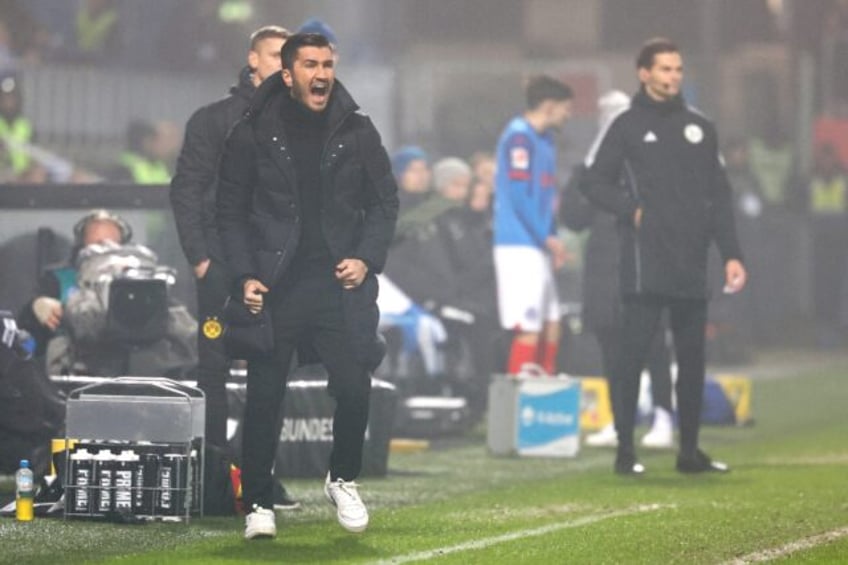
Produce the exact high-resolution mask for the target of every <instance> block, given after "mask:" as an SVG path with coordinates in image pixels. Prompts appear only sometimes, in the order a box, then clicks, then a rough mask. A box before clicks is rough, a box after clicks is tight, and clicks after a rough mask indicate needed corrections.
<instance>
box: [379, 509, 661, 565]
mask: <svg viewBox="0 0 848 565" xmlns="http://www.w3.org/2000/svg"><path fill="white" fill-rule="evenodd" d="M671 507H672V506H670V505H662V504H642V505H639V506H634V507H632V508H625V509H623V510H614V511H612V512H606V513H604V514H591V515H589V516H583V517H582V518H576V519H574V520H568V521H567V522H557V523H555V524H548V525H547V526H540V527H538V528H531V529H528V530H519V531H517V532H511V533H508V534H502V535H499V536H494V537H490V538H483V539H478V540H474V541H469V542H465V543H460V544H457V545H449V546H447V547H440V548H437V549H431V550H429V551H419V552H416V553H407V554H406V555H398V556H396V557H390V558H388V559H381V560H380V561H376V562H375V564H376V565H396V564H398V563H410V562H412V561H424V560H426V559H433V558H435V557H441V556H443V555H448V554H451V553H457V552H460V551H468V550H469V549H485V548H487V547H491V546H493V545H497V544H499V543H505V542H508V541H515V540H520V539H526V538H532V537H536V536H543V535H545V534H550V533H552V532H557V531H559V530H566V529H569V528H579V527H580V526H587V525H589V524H594V523H596V522H600V521H602V520H608V519H610V518H618V517H620V516H630V515H633V514H640V513H643V512H654V511H656V510H663V509H665V508H671Z"/></svg>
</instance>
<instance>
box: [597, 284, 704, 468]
mask: <svg viewBox="0 0 848 565" xmlns="http://www.w3.org/2000/svg"><path fill="white" fill-rule="evenodd" d="M666 309H667V310H668V312H669V322H670V325H671V334H672V338H673V340H674V352H675V355H676V357H677V384H676V392H677V412H678V423H679V427H680V451H681V453H683V454H691V453H693V452H694V451H695V450H696V449H697V447H698V431H699V428H700V424H701V405H702V402H703V397H704V373H705V362H706V359H705V355H704V342H705V338H704V331H705V326H706V321H707V303H706V300H700V299H680V298H671V297H665V296H656V295H639V296H628V297H625V299H624V310H623V315H624V327H623V329H622V344H621V350H620V351H619V355H618V358H617V361H616V363H615V366H614V368H613V373H612V377H613V383H612V385H613V387H614V389H615V393H614V394H613V402H614V404H613V413H614V417H615V428H616V431H617V432H618V445H619V447H618V449H619V453H620V454H632V453H634V448H633V427H634V421H635V418H636V404H637V402H638V399H639V398H638V397H639V375H640V373H641V372H642V367H644V365H645V358H646V357H647V355H648V350H649V348H650V346H651V342H652V341H653V340H654V336H655V334H656V332H657V327H658V326H659V322H660V316H661V315H662V312H663V311H664V310H666Z"/></svg>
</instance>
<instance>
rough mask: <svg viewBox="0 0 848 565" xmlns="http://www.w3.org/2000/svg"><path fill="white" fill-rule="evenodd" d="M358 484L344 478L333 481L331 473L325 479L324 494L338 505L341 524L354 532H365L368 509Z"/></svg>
mask: <svg viewBox="0 0 848 565" xmlns="http://www.w3.org/2000/svg"><path fill="white" fill-rule="evenodd" d="M358 486H359V485H357V484H356V483H355V482H353V481H345V480H343V479H336V480H335V481H331V480H330V474H329V473H327V480H326V481H324V494H325V495H326V496H327V500H329V501H330V502H331V503H333V505H334V506H335V507H336V516H337V518H338V520H339V524H341V525H342V527H343V528H344V529H346V530H347V531H349V532H354V533H359V532H364V531H365V528H366V527H367V526H368V509H367V508H365V504H364V503H363V502H362V499H361V498H359V492H357V490H356V489H357V488H358Z"/></svg>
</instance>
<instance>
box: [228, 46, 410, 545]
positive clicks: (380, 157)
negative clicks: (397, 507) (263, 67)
mask: <svg viewBox="0 0 848 565" xmlns="http://www.w3.org/2000/svg"><path fill="white" fill-rule="evenodd" d="M334 62H335V54H334V52H333V50H332V47H331V46H330V44H329V42H328V41H327V39H326V38H325V37H324V36H322V35H318V34H308V33H307V34H300V33H298V34H295V35H293V36H291V37H290V38H289V39H288V40H287V42H286V44H285V46H284V47H283V71H282V73H281V75H280V74H278V75H272V76H271V77H270V78H269V79H268V80H266V81H265V82H264V83H263V84H262V86H261V87H260V88H259V89H258V90H257V93H256V96H255V97H254V99H253V101H252V103H251V108H250V109H249V110H248V112H247V114H246V115H245V118H244V119H243V120H242V121H240V122H239V123H238V125H236V127H235V128H234V129H233V131H232V133H231V134H230V136H229V138H228V140H227V143H226V147H225V150H224V154H223V156H222V158H221V166H220V171H219V179H220V186H219V189H218V204H217V211H218V218H217V219H218V228H219V232H220V234H221V239H222V243H223V245H224V250H225V253H226V256H227V262H228V264H229V266H230V269H231V271H232V274H233V278H234V282H235V288H234V290H236V291H237V292H239V293H240V294H243V297H244V303H245V305H246V306H247V307H248V308H250V309H251V310H252V311H254V312H258V311H261V310H262V309H263V308H267V309H268V311H269V312H270V315H271V320H272V325H273V329H274V351H273V353H272V354H270V355H267V356H265V357H256V358H253V359H250V360H249V361H248V376H247V405H246V408H245V427H244V443H243V449H242V463H243V468H242V485H243V489H244V502H245V505H246V508H248V509H250V510H249V512H250V513H249V514H248V515H247V517H246V529H245V537H246V538H248V539H252V538H254V537H260V536H261V537H267V536H273V535H275V534H276V526H275V525H274V523H273V515H269V514H268V508H270V506H269V505H270V502H271V501H270V495H271V483H270V474H269V471H270V469H271V466H272V464H273V461H274V452H275V451H276V446H277V443H278V438H277V437H276V435H275V433H274V430H275V421H276V420H277V418H278V414H279V411H280V409H281V401H282V397H283V394H284V390H285V386H284V383H285V379H286V376H287V373H288V368H289V363H290V361H291V357H292V354H293V351H294V349H295V347H296V346H297V345H299V344H301V343H304V342H306V343H308V344H310V345H312V346H313V347H314V349H315V351H316V353H317V354H318V356H319V357H320V359H321V362H322V363H323V364H324V366H325V367H326V368H327V372H328V374H329V380H330V382H329V390H330V392H331V394H332V395H333V396H334V397H335V400H336V411H335V415H334V421H333V448H332V452H331V456H330V461H329V474H328V477H327V481H326V483H325V493H326V495H327V497H328V498H329V499H330V500H331V501H332V502H333V503H334V504H335V505H336V507H337V517H338V520H339V522H340V523H341V525H342V526H343V527H344V528H346V529H348V530H349V531H355V532H359V531H362V530H364V529H365V527H366V526H367V523H368V514H367V510H366V509H365V506H364V505H363V503H362V501H361V499H360V498H359V495H358V494H357V491H356V483H354V482H353V481H354V479H355V478H356V477H357V475H358V474H359V471H360V467H361V462H362V446H363V441H364V435H365V428H366V424H367V421H368V404H369V392H370V386H371V380H370V371H371V370H373V369H374V368H375V367H376V365H377V364H379V362H380V360H381V358H382V354H383V349H381V347H380V345H381V343H380V342H379V340H378V338H377V322H378V318H379V312H378V310H377V303H376V300H377V279H376V274H377V273H378V272H380V271H381V270H382V268H383V265H384V264H385V261H386V256H387V253H388V249H389V245H390V244H391V241H392V237H393V235H394V228H395V223H396V221H397V212H398V198H397V185H396V184H395V180H394V177H393V176H392V172H391V166H390V163H389V159H388V155H387V154H386V151H385V149H384V148H383V146H382V144H381V141H380V136H379V133H378V132H377V130H376V129H375V128H374V126H373V124H372V123H371V121H370V119H368V118H367V117H366V116H364V115H362V114H359V113H358V112H357V109H358V106H357V104H356V103H355V102H354V100H353V99H352V98H351V96H350V94H349V93H348V92H347V90H346V89H345V88H344V87H343V86H342V85H341V84H340V83H339V82H338V81H336V80H335V72H334Z"/></svg>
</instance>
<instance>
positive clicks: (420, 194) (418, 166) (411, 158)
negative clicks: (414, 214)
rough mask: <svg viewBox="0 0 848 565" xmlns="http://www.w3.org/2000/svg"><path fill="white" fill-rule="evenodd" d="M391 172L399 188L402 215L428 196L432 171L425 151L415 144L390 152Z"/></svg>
mask: <svg viewBox="0 0 848 565" xmlns="http://www.w3.org/2000/svg"><path fill="white" fill-rule="evenodd" d="M392 172H393V173H394V175H395V179H396V180H397V183H398V188H399V189H400V190H399V191H398V198H399V199H400V213H401V215H403V213H404V211H405V210H410V209H412V208H414V207H415V206H417V205H418V204H420V203H421V202H423V201H424V200H425V199H426V198H427V197H428V196H429V193H430V180H431V175H432V173H431V171H430V163H429V161H428V158H427V153H425V152H424V150H423V149H421V148H420V147H417V146H415V145H407V146H405V147H401V148H400V149H398V150H397V151H395V152H394V153H393V154H392Z"/></svg>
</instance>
